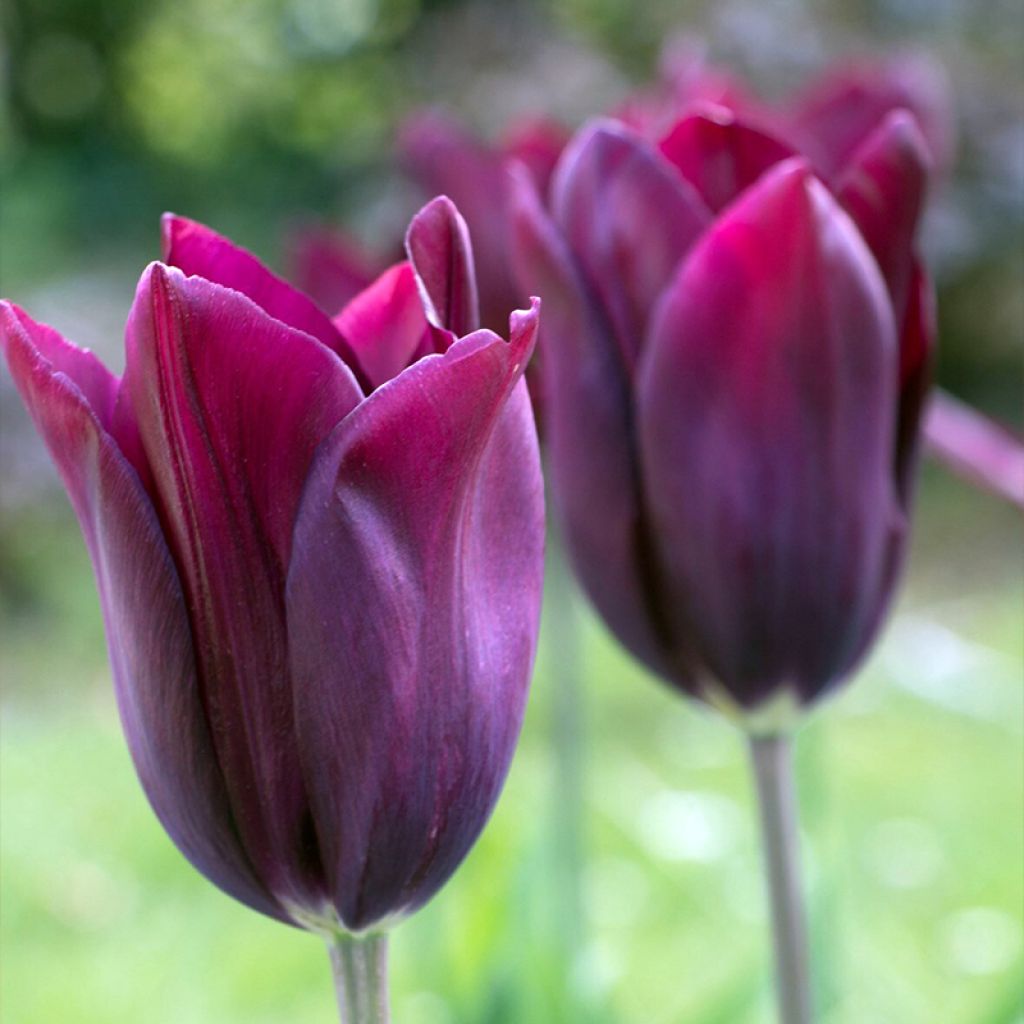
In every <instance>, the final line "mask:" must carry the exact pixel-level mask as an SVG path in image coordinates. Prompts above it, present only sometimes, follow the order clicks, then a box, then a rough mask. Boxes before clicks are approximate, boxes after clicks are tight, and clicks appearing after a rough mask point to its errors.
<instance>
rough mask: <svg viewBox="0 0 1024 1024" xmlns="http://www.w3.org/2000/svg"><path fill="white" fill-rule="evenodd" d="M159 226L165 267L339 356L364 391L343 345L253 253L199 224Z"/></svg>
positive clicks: (166, 219)
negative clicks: (245, 302) (242, 300)
mask: <svg viewBox="0 0 1024 1024" xmlns="http://www.w3.org/2000/svg"><path fill="white" fill-rule="evenodd" d="M161 226H162V229H163V256H164V262H165V263H167V264H169V265H170V266H172V267H177V268H178V269H179V270H182V271H184V272H185V273H186V274H189V275H192V274H194V275H196V276H197V277H204V278H206V280H207V281H213V282H214V283H215V284H220V285H224V286H225V287H226V288H233V289H234V290H235V291H238V292H241V293H242V294H243V295H246V296H248V297H249V298H250V299H252V301H253V302H255V303H256V305H257V306H259V307H260V308H261V309H263V310H265V311H266V312H267V313H269V314H270V315H271V316H272V317H274V318H275V319H276V320H280V321H281V323H283V324H287V325H288V326H289V327H294V328H296V329H298V330H300V331H304V332H305V333H306V334H309V335H312V336H313V337H314V338H316V340H317V341H319V342H320V343H321V344H323V345H326V346H327V347H328V348H329V349H330V350H331V351H332V352H336V353H337V354H338V355H339V356H341V358H342V359H344V360H345V362H346V363H347V364H348V366H349V368H350V369H351V370H352V372H353V373H354V374H355V375H356V379H357V380H359V382H360V384H361V385H363V386H364V387H365V386H366V383H367V382H366V379H365V378H364V377H363V371H362V367H361V366H360V365H359V362H358V360H357V359H356V358H355V355H354V354H353V352H352V351H351V349H350V348H349V347H348V344H347V343H346V342H345V339H344V338H342V336H341V335H340V334H339V333H338V331H337V329H336V328H335V326H334V324H332V323H331V321H330V318H329V317H328V316H327V314H326V313H324V312H323V311H322V310H320V309H318V308H317V307H316V305H315V304H314V303H313V300H312V299H310V298H309V296H307V295H304V294H303V293H302V292H300V291H299V290H298V289H296V288H293V287H292V286H291V285H290V284H288V282H287V281H285V280H283V279H282V278H280V277H278V276H277V275H276V274H273V273H271V272H270V271H269V270H268V269H267V268H266V267H265V266H264V265H263V264H262V263H261V262H260V261H259V260H258V259H256V257H255V256H253V255H252V253H250V252H246V250H245V249H242V248H240V247H239V246H237V245H235V244H234V242H231V241H229V240H228V239H226V238H225V237H224V236H223V235H218V234H217V232H216V231H212V230H211V229H210V228H208V227H206V225H204V224H200V223H198V222H197V221H194V220H188V219H187V218H185V217H176V216H175V215H174V214H171V213H165V214H164V216H163V221H162V224H161Z"/></svg>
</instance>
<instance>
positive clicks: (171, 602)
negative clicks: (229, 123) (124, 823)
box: [0, 199, 543, 933]
mask: <svg viewBox="0 0 1024 1024" xmlns="http://www.w3.org/2000/svg"><path fill="white" fill-rule="evenodd" d="M407 245H408V252H409V258H410V262H408V263H401V264H399V265H397V266H395V267H392V268H391V269H390V270H389V271H387V272H386V273H385V274H384V275H383V276H382V277H380V278H379V279H378V280H377V281H376V282H375V283H374V284H372V285H371V286H370V287H369V288H368V289H366V290H365V291H364V292H362V293H361V294H360V295H358V296H357V297H356V298H355V299H354V300H353V301H352V302H351V303H350V304H349V305H348V306H347V307H346V308H345V309H344V310H343V311H342V313H341V314H340V315H339V317H337V318H336V319H335V320H334V321H332V320H330V319H329V318H328V317H327V316H326V315H325V314H323V313H322V312H321V311H320V310H319V309H318V308H317V307H316V306H315V305H314V304H313V302H312V301H310V300H309V299H308V298H307V297H306V296H305V295H303V294H302V293H300V292H298V291H296V290H294V289H293V288H291V287H290V286H288V285H287V284H285V283H284V282H283V281H281V280H280V279H279V278H277V277H275V276H274V275H273V274H271V273H270V272H269V271H268V270H267V269H266V268H265V267H263V266H262V265H261V264H260V263H259V262H257V260H256V259H255V258H254V257H253V256H251V255H250V254H248V253H247V252H244V251H243V250H241V249H238V248H236V247H235V246H233V245H232V244H231V243H230V242H228V241H227V240H226V239H224V238H222V237H220V236H218V235H216V234H215V233H214V232H212V231H210V230H209V229H207V228H205V227H203V226H202V225H199V224H196V223H193V222H190V221H187V220H183V219H181V218H177V217H170V216H169V217H167V218H166V219H165V222H164V260H165V262H164V263H154V264H152V265H151V266H150V267H149V268H148V269H147V270H146V271H145V273H144V274H143V276H142V280H141V281H140V283H139V287H138V292H137V295H136V298H135V303H134V305H133V307H132V311H131V315H130V317H129V319H128V326H127V335H126V337H127V368H126V370H125V373H124V376H123V377H122V378H121V379H120V380H119V379H118V378H117V377H115V376H114V375H112V374H111V373H110V372H108V371H107V370H106V369H105V368H104V367H103V366H102V365H101V364H100V363H99V361H98V360H97V359H96V358H95V357H94V356H93V355H92V354H91V353H89V352H88V351H85V350H82V349H79V348H76V347H75V346H74V345H72V344H70V343H69V342H67V341H65V340H64V339H63V338H62V337H61V336H60V335H59V334H58V333H57V332H56V331H54V330H52V329H51V328H49V327H45V326H43V325H41V324H38V323H35V322H34V321H33V320H31V319H30V318H29V317H28V316H26V315H25V314H24V313H23V312H22V311H21V310H19V309H18V308H17V307H15V306H13V305H11V304H10V303H6V302H5V303H3V304H2V305H0V327H2V329H0V337H2V339H3V347H4V351H5V354H6V357H7V362H8V365H9V367H10V370H11V374H12V376H13V378H14V381H15V384H16V385H17V387H18V390H19V391H20V393H21V395H22V398H23V399H24V402H25V405H26V407H27V408H28V410H29V412H30V414H31V415H32V418H33V419H34V421H35V424H36V426H37V427H38V429H39V431H40V433H41V434H42V435H43V437H44V439H45V440H46V443H47V445H48V446H49V448H50V451H51V453H52V455H53V458H54V460H55V462H56V463H57V466H58V468H59V469H60V472H61V475H62V477H63V479H64V482H65V484H66V486H67V489H68V493H69V496H70V498H71V501H72V504H73V505H74V508H75V511H76V513H77V514H78V518H79V520H80V522H81V526H82V530H83V532H84V534H85V539H86V543H87V545H88V547H89V551H90V554H91V556H92V560H93V565H94V567H95V571H96V577H97V582H98V585H99V591H100V598H101V602H102V606H103V613H104V618H105V621H106V627H107V638H108V646H109V653H110V660H111V665H112V668H113V675H114V683H115V687H116V692H117V699H118V705H119V708H120V712H121V717H122V722H123V725H124V730H125V734H126V737H127V740H128V744H129V747H130V749H131V753H132V757H133V759H134V761H135V765H136V768H137V770H138V774H139V778H140V780H141V782H142V785H143V787H144V789H145V791H146V794H147V796H148V797H149V800H150V802H151V803H152V805H153V808H154V810H155V811H156V814H157V815H158V817H159V818H160V821H161V822H162V823H163V825H164V827H165V828H166V830H167V831H168V833H169V834H170V835H171V837H172V839H173V840H174V842H175V843H176V844H177V845H178V847H179V848H180V849H181V850H182V852H183V853H184V854H185V856H186V857H187V858H188V859H189V860H190V861H191V862H192V863H193V864H194V865H195V867H196V868H198V870H199V871H201V872H202V873H203V874H204V875H206V877H207V878H209V879H210V880H211V881H212V882H214V883H215V884H216V885H218V886H219V887H220V888H222V889H223V890H224V891H225V892H227V893H229V894H230V895H232V896H234V897H235V898H236V899H238V900H241V901H242V902H243V903H245V904H247V905H248V906H250V907H253V908H255V909H257V910H259V911H262V912H263V913H265V914H268V915H270V916H272V917H275V918H279V919H281V920H282V921H286V922H289V923H292V924H296V925H301V926H303V927H306V928H309V929H311V930H315V931H321V932H325V933H333V932H334V931H336V930H338V929H344V930H348V931H352V932H361V931H365V930H367V929H376V928H379V927H382V926H384V925H386V924H387V923H389V922H391V921H393V920H395V919H396V918H398V917H400V916H402V915H404V914H407V913H409V912H411V911H413V910H415V909H416V908H417V907H419V906H420V905H421V904H423V903H424V902H425V901H426V900H427V899H429V898H430V896H431V895H432V894H433V893H435V892H436V891H437V890H438V889H439V888H440V886H442V885H443V884H444V882H445V881H446V880H447V879H448V878H449V876H450V875H451V874H452V872H453V871H454V870H455V868H456V867H457V865H458V864H459V862H460V861H461V860H462V858H463V857H464V856H465V855H466V853H467V851H468V850H469V848H470V847H471V846H472V844H473V842H474V840H475V839H476V837H477V835H478V834H479V832H480V830H481V829H482V827H483V825H484V823H485V822H486V820H487V817H488V815H489V814H490V812H491V809H492V807H493V806H494V803H495V801H496V799H497V797H498V793H499V790H500V789H501V786H502V783H503V780H504V778H505V774H506V772H507V769H508V765H509V760H510V758H511V756H512V752H513V748H514V746H515V742H516V738H517V734H518V732H519V727H520V722H521V720H522V715H523V708H524V701H525V697H526V691H527V685H528V679H529V675H530V668H531V662H532V659H533V654H534V648H535V643H536V636H537V625H538V613H539V605H540V595H541V576H542V545H543V538H542V533H543V509H542V488H541V479H540V471H539V462H538V453H537V441H536V434H535V429H534V425H533V419H532V414H531V411H530V407H529V403H528V398H527V395H526V391H525V387H524V385H523V383H522V381H521V377H522V373H523V368H524V366H525V364H526V362H527V360H528V358H529V355H530V351H531V349H532V347H533V344H534V337H535V334H536V330H537V318H538V305H537V303H536V302H535V303H534V304H533V307H532V308H531V310H530V311H529V312H525V313H524V312H519V313H514V314H512V318H511V340H510V341H509V342H505V341H503V340H502V339H501V338H499V337H498V336H497V335H495V334H493V333H491V332H490V331H486V330H476V329H475V327H476V323H475V321H476V288H475V282H474V275H473V269H472V263H471V256H470V247H469V239H468V236H467V234H466V231H465V225H464V224H463V222H462V219H461V217H460V216H459V215H458V213H457V212H456V210H455V208H454V207H453V206H452V204H451V203H450V202H448V201H447V200H445V199H438V200H435V201H434V202H433V203H431V204H429V205H428V206H427V207H425V208H424V210H423V211H422V212H421V213H420V214H419V215H418V216H417V217H416V218H415V219H414V220H413V222H412V225H411V227H410V230H409V234H408V238H407Z"/></svg>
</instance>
